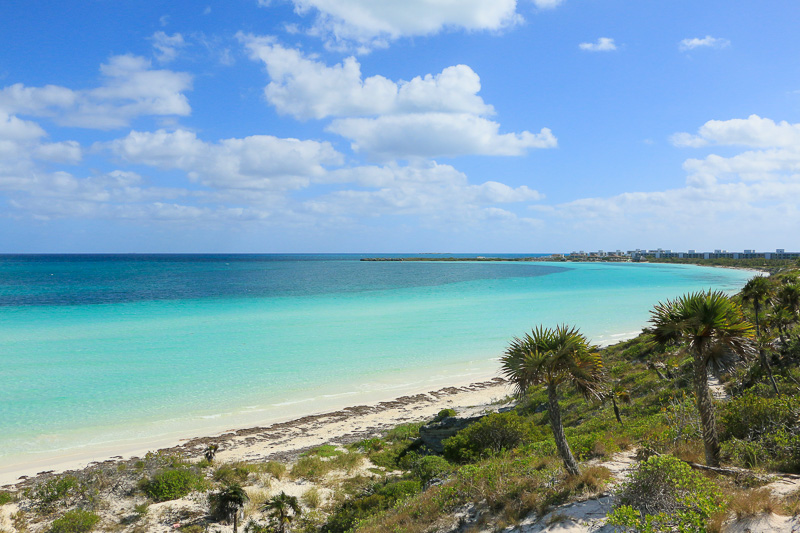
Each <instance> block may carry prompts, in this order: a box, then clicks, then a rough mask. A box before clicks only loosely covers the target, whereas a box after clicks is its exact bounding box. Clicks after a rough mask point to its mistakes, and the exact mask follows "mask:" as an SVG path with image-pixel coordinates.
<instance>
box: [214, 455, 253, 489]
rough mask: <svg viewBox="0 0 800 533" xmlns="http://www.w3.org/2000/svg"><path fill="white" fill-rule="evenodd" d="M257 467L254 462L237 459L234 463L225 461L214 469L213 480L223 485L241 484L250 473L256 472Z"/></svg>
mask: <svg viewBox="0 0 800 533" xmlns="http://www.w3.org/2000/svg"><path fill="white" fill-rule="evenodd" d="M258 470H259V467H258V466H257V465H254V464H249V463H245V462H242V461H237V462H235V463H225V464H222V465H220V466H218V467H217V468H216V470H214V475H213V478H214V481H218V482H220V483H222V484H223V485H233V484H234V483H239V484H242V483H244V482H245V481H247V478H248V477H249V476H250V474H251V473H253V472H257V471H258Z"/></svg>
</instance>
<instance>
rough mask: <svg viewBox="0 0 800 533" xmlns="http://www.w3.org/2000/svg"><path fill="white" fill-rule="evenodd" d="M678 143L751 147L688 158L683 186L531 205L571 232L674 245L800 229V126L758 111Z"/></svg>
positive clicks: (761, 239) (710, 245)
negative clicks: (658, 237) (767, 230)
mask: <svg viewBox="0 0 800 533" xmlns="http://www.w3.org/2000/svg"><path fill="white" fill-rule="evenodd" d="M672 141H673V143H674V144H677V145H682V146H728V147H732V146H743V147H746V149H745V150H744V151H742V152H740V153H738V154H735V155H732V156H720V155H718V154H709V155H708V156H706V157H704V158H692V159H687V160H686V161H685V162H684V164H683V169H684V170H685V172H686V178H685V184H684V185H683V186H678V187H675V188H671V189H667V190H663V191H648V192H626V193H622V194H618V195H615V196H611V197H606V198H582V199H579V200H575V201H572V202H568V203H564V204H559V205H554V206H545V205H534V206H532V208H533V209H535V210H536V211H537V212H539V213H540V214H546V215H550V216H552V217H555V218H558V219H559V220H561V221H562V222H563V221H566V224H567V226H566V227H567V228H568V231H578V230H580V231H582V232H584V233H586V234H587V235H595V236H596V237H598V238H600V237H602V235H604V234H615V235H617V238H619V239H622V240H626V239H632V238H634V237H635V238H636V239H637V240H638V239H646V238H651V236H652V235H662V236H665V237H667V236H668V237H669V238H670V239H671V240H672V241H673V242H695V243H697V239H698V237H699V238H702V239H703V243H704V244H702V245H703V246H705V247H708V248H713V247H714V246H715V245H716V246H717V247H718V246H719V243H720V242H725V240H726V239H733V240H737V241H741V240H742V239H744V238H748V239H754V240H756V241H758V242H762V243H763V242H765V240H764V239H765V238H766V237H768V236H765V235H764V234H763V228H764V227H769V228H772V229H773V230H774V231H775V232H776V233H777V234H781V233H783V234H790V233H791V232H793V231H794V232H796V228H798V227H800V207H798V203H797V198H798V197H800V124H791V123H788V122H785V121H781V122H775V121H773V120H770V119H765V118H761V117H759V116H757V115H751V116H750V117H748V118H747V119H732V120H711V121H708V122H706V123H705V124H704V125H703V126H701V127H700V128H699V130H698V134H697V135H690V134H688V133H684V134H677V135H675V136H673V138H672ZM779 244H781V243H774V245H779ZM697 246H700V244H698V245H697ZM763 246H765V247H766V246H767V245H766V244H764V245H763Z"/></svg>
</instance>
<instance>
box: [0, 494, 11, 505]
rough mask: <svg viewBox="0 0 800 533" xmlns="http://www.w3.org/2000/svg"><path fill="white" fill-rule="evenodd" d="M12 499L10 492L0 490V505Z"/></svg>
mask: <svg viewBox="0 0 800 533" xmlns="http://www.w3.org/2000/svg"><path fill="white" fill-rule="evenodd" d="M13 501H14V495H13V494H11V493H10V492H6V491H4V490H3V491H0V505H5V504H7V503H11V502H13Z"/></svg>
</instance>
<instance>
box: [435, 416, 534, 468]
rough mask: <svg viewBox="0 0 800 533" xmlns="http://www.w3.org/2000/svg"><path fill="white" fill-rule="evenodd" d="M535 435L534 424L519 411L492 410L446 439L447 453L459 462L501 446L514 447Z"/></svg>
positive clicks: (505, 448)
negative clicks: (498, 411)
mask: <svg viewBox="0 0 800 533" xmlns="http://www.w3.org/2000/svg"><path fill="white" fill-rule="evenodd" d="M532 435H533V430H532V427H531V424H530V423H529V422H527V421H526V420H525V419H524V418H522V417H520V416H519V415H518V414H517V413H515V412H513V411H509V412H507V413H492V414H490V415H488V416H485V417H484V418H482V419H481V420H479V421H477V422H475V423H473V424H470V425H469V426H467V427H466V428H464V429H462V430H461V431H459V432H458V433H456V435H455V436H453V437H450V438H449V439H446V440H445V441H444V456H445V457H446V458H447V459H448V460H450V461H453V462H459V463H465V462H471V461H477V460H479V459H480V458H481V457H484V456H487V455H491V454H493V453H498V452H500V451H502V450H511V449H513V448H515V447H517V446H518V445H519V444H521V443H522V442H523V441H525V440H531V438H532Z"/></svg>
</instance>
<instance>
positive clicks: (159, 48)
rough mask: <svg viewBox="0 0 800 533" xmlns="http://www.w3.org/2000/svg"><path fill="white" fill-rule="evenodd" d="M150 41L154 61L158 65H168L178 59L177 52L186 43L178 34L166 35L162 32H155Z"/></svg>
mask: <svg viewBox="0 0 800 533" xmlns="http://www.w3.org/2000/svg"><path fill="white" fill-rule="evenodd" d="M150 40H151V41H153V48H155V50H156V60H158V62H159V63H169V62H170V61H172V60H174V59H175V58H176V57H178V52H179V50H180V49H181V48H183V47H184V46H186V41H184V40H183V35H181V34H180V33H176V34H174V35H167V34H166V33H164V32H163V31H157V32H155V33H154V34H153V36H152V37H150Z"/></svg>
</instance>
